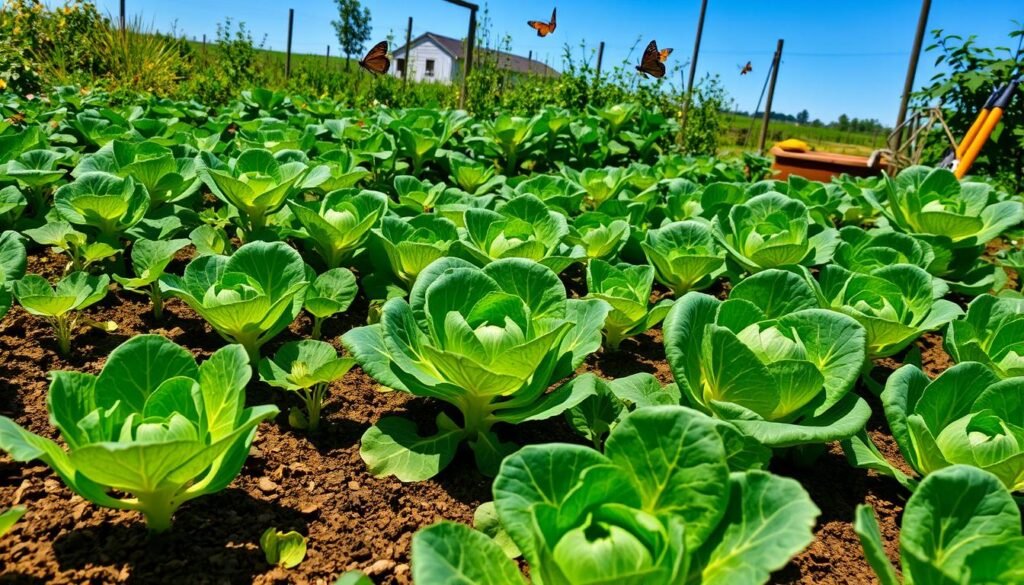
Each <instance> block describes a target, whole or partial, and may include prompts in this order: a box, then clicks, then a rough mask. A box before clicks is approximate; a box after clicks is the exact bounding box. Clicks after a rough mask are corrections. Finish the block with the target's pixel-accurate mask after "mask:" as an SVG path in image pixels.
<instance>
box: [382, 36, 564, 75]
mask: <svg viewBox="0 0 1024 585" xmlns="http://www.w3.org/2000/svg"><path fill="white" fill-rule="evenodd" d="M409 45H410V48H409V49H408V50H407V49H406V47H405V46H404V45H403V46H401V47H399V48H397V49H395V50H394V52H392V57H393V59H392V60H391V71H390V73H391V75H393V76H395V77H401V76H402V71H403V70H404V68H405V60H406V59H407V58H408V59H409V79H411V80H413V81H436V82H438V83H452V82H453V81H454V80H456V79H458V77H459V74H460V72H461V71H462V59H463V55H464V52H465V48H464V43H463V42H462V41H460V40H458V39H453V38H451V37H446V36H443V35H438V34H434V33H429V32H428V33H424V34H422V35H420V36H419V37H417V38H415V39H413V41H412V42H411V43H410V44H409ZM482 53H483V57H484V58H493V59H495V60H496V63H497V66H498V67H499V68H500V69H506V70H509V71H513V72H516V73H532V74H536V75H544V76H555V75H558V72H557V71H555V70H554V69H552V68H550V67H548V66H547V65H545V64H544V63H537V62H535V61H533V60H532V59H529V58H527V57H520V56H519V55H512V54H511V53H505V52H501V51H490V50H484V51H482ZM407 54H408V55H409V56H408V57H406V55H407Z"/></svg>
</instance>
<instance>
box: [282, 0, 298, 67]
mask: <svg viewBox="0 0 1024 585" xmlns="http://www.w3.org/2000/svg"><path fill="white" fill-rule="evenodd" d="M293 24H295V9H294V8H289V9H288V50H287V53H285V57H284V76H285V78H286V79H287V78H290V77H291V76H292V25H293Z"/></svg>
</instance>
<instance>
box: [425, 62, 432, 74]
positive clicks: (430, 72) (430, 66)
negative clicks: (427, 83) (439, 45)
mask: <svg viewBox="0 0 1024 585" xmlns="http://www.w3.org/2000/svg"><path fill="white" fill-rule="evenodd" d="M425 75H426V76H427V77H433V76H434V60H433V59H427V70H426V72H425Z"/></svg>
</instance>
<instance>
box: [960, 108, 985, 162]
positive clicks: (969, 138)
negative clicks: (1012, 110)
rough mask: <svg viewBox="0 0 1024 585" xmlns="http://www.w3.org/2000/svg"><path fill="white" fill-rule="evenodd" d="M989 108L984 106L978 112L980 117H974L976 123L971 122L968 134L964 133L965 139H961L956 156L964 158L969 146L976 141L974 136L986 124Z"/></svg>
mask: <svg viewBox="0 0 1024 585" xmlns="http://www.w3.org/2000/svg"><path fill="white" fill-rule="evenodd" d="M988 115H989V109H988V108H987V107H986V108H982V109H981V111H980V112H978V117H977V118H975V119H974V123H973V124H971V127H970V129H968V130H967V134H964V139H963V140H961V141H960V144H958V145H957V147H956V158H957V159H962V158H963V157H964V154H966V153H967V148H968V147H970V146H971V143H972V142H974V138H975V137H976V136H977V135H978V130H981V127H982V126H983V125H984V124H985V119H986V118H988Z"/></svg>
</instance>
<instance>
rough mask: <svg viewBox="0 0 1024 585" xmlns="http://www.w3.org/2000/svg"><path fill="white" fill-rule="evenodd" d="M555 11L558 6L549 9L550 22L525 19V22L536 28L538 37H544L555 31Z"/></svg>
mask: <svg viewBox="0 0 1024 585" xmlns="http://www.w3.org/2000/svg"><path fill="white" fill-rule="evenodd" d="M557 12H558V8H553V9H552V10H551V22H542V21H539V20H527V21H526V24H528V25H530V26H531V27H533V28H535V29H537V36H538V37H546V36H548V35H549V34H551V33H553V32H555V26H556V24H557V23H556V22H555V14H556V13H557Z"/></svg>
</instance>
